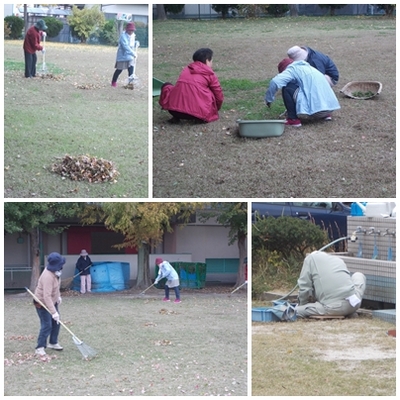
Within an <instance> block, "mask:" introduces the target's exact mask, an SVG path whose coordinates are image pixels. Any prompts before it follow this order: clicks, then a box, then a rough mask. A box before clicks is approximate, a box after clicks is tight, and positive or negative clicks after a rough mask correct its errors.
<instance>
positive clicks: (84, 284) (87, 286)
mask: <svg viewBox="0 0 400 400" xmlns="http://www.w3.org/2000/svg"><path fill="white" fill-rule="evenodd" d="M86 291H88V292H91V291H92V277H91V276H90V274H88V275H81V293H82V294H84V293H85V292H86Z"/></svg>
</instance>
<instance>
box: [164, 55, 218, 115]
mask: <svg viewBox="0 0 400 400" xmlns="http://www.w3.org/2000/svg"><path fill="white" fill-rule="evenodd" d="M212 57H213V51H212V50H211V49H208V48H202V49H199V50H197V51H196V52H195V53H194V54H193V62H192V63H190V64H189V65H188V66H186V67H185V68H184V69H183V71H182V73H181V74H180V76H179V78H178V81H177V82H176V84H175V85H173V84H172V83H169V82H167V83H164V85H163V86H162V88H161V94H160V99H159V104H160V106H161V108H162V109H163V110H167V111H168V112H169V113H170V114H171V115H172V118H171V119H170V120H169V122H171V123H177V122H180V120H181V119H189V120H195V121H198V122H212V121H216V120H217V119H218V118H219V115H218V111H219V110H220V108H221V106H222V103H223V101H224V95H223V93H222V88H221V85H220V83H219V80H218V78H217V75H215V73H214V71H213V69H212Z"/></svg>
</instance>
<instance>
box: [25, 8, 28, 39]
mask: <svg viewBox="0 0 400 400" xmlns="http://www.w3.org/2000/svg"><path fill="white" fill-rule="evenodd" d="M24 23H25V26H24V32H25V34H24V37H25V36H26V32H27V30H28V4H24Z"/></svg>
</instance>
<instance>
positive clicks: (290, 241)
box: [253, 216, 328, 258]
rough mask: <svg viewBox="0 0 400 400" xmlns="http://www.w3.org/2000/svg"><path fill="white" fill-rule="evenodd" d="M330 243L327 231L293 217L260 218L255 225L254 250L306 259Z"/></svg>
mask: <svg viewBox="0 0 400 400" xmlns="http://www.w3.org/2000/svg"><path fill="white" fill-rule="evenodd" d="M327 242H328V235H327V233H326V231H324V230H322V229H321V228H320V227H319V226H317V225H315V224H313V223H311V222H310V221H305V220H302V219H300V218H293V217H287V216H283V217H279V218H274V217H267V218H260V219H259V220H258V221H257V222H256V223H255V224H253V248H255V249H258V248H265V249H267V250H269V251H276V252H278V253H279V254H281V255H282V256H284V257H289V256H291V255H295V256H297V257H303V258H304V257H305V255H306V253H307V252H311V251H313V250H317V249H319V248H321V247H322V246H323V245H324V244H326V243H327Z"/></svg>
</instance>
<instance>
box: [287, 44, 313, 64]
mask: <svg viewBox="0 0 400 400" xmlns="http://www.w3.org/2000/svg"><path fill="white" fill-rule="evenodd" d="M287 55H288V56H289V58H291V59H292V60H293V61H304V60H306V59H307V56H308V51H307V50H306V49H305V48H304V47H299V46H293V47H291V48H290V49H289V50H288V51H287Z"/></svg>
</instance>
